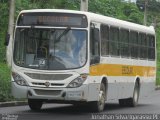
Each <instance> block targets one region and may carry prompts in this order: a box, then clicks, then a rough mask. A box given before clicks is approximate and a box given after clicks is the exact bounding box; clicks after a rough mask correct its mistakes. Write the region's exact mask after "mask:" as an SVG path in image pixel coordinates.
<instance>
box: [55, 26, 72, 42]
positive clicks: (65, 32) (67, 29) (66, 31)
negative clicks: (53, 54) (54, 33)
mask: <svg viewBox="0 0 160 120" xmlns="http://www.w3.org/2000/svg"><path fill="white" fill-rule="evenodd" d="M70 30H71V28H70V27H67V28H66V29H65V30H64V31H63V33H62V34H61V35H59V37H58V38H57V39H56V40H55V41H54V42H55V43H56V42H59V40H60V39H61V38H62V37H63V36H64V35H66V34H67V33H68V32H69V31H70Z"/></svg>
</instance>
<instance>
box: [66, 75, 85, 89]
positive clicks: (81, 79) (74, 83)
mask: <svg viewBox="0 0 160 120" xmlns="http://www.w3.org/2000/svg"><path fill="white" fill-rule="evenodd" d="M86 79H87V75H86V74H82V75H80V76H79V77H77V78H76V79H74V80H73V81H71V82H70V83H69V84H68V86H67V87H68V88H76V87H80V86H81V85H82V84H83V83H84V81H85V80H86Z"/></svg>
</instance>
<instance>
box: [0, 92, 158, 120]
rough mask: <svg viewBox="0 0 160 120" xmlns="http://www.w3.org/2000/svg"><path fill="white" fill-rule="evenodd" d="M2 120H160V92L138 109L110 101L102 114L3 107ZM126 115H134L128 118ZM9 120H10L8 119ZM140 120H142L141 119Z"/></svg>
mask: <svg viewBox="0 0 160 120" xmlns="http://www.w3.org/2000/svg"><path fill="white" fill-rule="evenodd" d="M0 114H1V116H0V119H1V120H91V119H98V118H99V119H107V120H109V119H110V120H111V119H132V120H134V119H135V120H137V119H138V117H137V115H136V114H138V115H139V117H141V116H140V115H141V114H143V116H142V117H143V118H145V119H149V120H150V119H155V120H158V119H159V120H160V115H157V114H160V90H157V91H155V92H154V93H153V94H151V95H150V96H148V97H144V98H141V99H140V100H139V105H138V106H137V107H134V108H132V107H120V106H119V104H118V102H117V101H109V103H107V104H106V106H105V110H104V112H102V113H98V114H97V113H92V112H90V111H89V110H88V109H86V108H85V107H74V106H72V105H66V104H45V105H43V107H42V110H41V111H38V112H33V111H31V110H30V109H29V107H28V106H17V107H1V108H0ZM125 114H128V115H130V114H132V115H133V116H132V117H131V116H130V118H126V116H125ZM142 117H141V118H142ZM7 118H8V119H7ZM139 119H140V118H139Z"/></svg>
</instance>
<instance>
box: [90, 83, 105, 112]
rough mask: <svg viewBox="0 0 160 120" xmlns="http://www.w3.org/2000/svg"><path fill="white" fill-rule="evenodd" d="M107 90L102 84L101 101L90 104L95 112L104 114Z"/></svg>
mask: <svg viewBox="0 0 160 120" xmlns="http://www.w3.org/2000/svg"><path fill="white" fill-rule="evenodd" d="M105 100H106V88H105V84H104V83H101V86H100V91H99V100H98V101H94V102H91V103H90V108H91V110H92V111H93V112H102V111H103V110H104V107H105Z"/></svg>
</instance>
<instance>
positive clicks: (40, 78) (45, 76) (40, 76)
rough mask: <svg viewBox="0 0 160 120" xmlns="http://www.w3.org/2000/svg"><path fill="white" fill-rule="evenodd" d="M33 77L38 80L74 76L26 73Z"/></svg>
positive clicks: (62, 78) (61, 78)
mask: <svg viewBox="0 0 160 120" xmlns="http://www.w3.org/2000/svg"><path fill="white" fill-rule="evenodd" d="M24 74H26V75H27V76H28V77H30V78H32V79H38V80H64V79H67V78H69V77H71V76H72V74H37V73H24Z"/></svg>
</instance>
